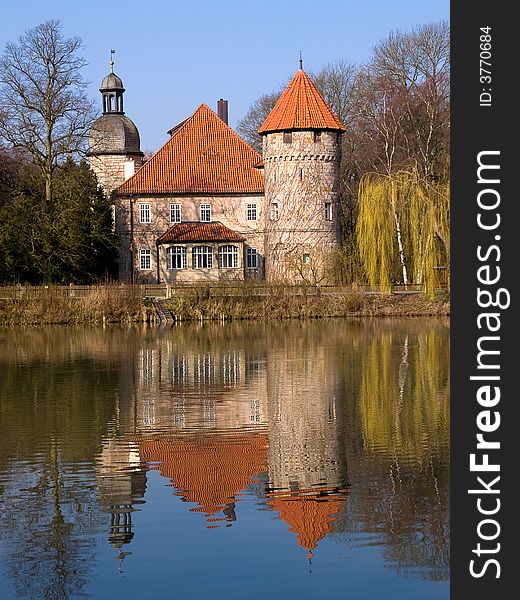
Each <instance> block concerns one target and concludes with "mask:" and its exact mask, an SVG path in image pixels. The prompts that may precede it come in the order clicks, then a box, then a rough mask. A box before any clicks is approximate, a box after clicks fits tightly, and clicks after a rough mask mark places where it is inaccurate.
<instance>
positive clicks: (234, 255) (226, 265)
mask: <svg viewBox="0 0 520 600" xmlns="http://www.w3.org/2000/svg"><path fill="white" fill-rule="evenodd" d="M218 264H219V267H220V268H221V269H238V246H232V245H231V244H227V245H226V246H220V248H219V249H218Z"/></svg>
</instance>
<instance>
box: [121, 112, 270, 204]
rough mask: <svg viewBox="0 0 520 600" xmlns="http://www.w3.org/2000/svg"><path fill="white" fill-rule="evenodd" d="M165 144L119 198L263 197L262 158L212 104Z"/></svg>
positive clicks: (183, 124)
mask: <svg viewBox="0 0 520 600" xmlns="http://www.w3.org/2000/svg"><path fill="white" fill-rule="evenodd" d="M170 131H171V132H172V135H171V137H170V139H169V140H168V141H167V142H166V144H165V145H164V146H163V147H162V148H161V149H160V150H159V151H158V152H157V153H156V154H154V156H153V157H152V158H151V159H150V160H149V161H148V162H146V163H145V164H144V165H143V166H142V167H141V168H140V169H139V170H138V171H137V172H136V173H135V175H133V176H132V177H130V179H128V180H127V181H125V182H124V183H123V184H122V185H121V186H120V187H119V188H117V189H116V190H115V193H116V194H121V195H126V194H212V193H215V194H250V193H255V194H262V193H263V191H264V178H263V173H262V172H261V171H260V170H259V169H257V168H255V165H258V163H259V162H260V161H261V160H262V157H261V156H260V154H258V152H256V151H255V150H253V148H251V146H249V144H247V143H246V142H245V141H244V140H243V139H242V138H241V137H240V136H239V135H238V134H237V133H235V132H234V131H233V130H232V129H231V128H230V127H229V126H228V125H226V124H225V123H224V122H223V121H222V119H220V118H219V117H218V116H217V115H216V114H215V113H214V112H213V111H212V110H211V109H210V108H209V107H208V106H206V105H205V104H201V105H200V106H199V108H198V109H197V110H196V111H195V112H194V113H193V114H192V115H191V117H189V118H188V119H186V120H185V121H183V122H182V123H180V124H179V125H177V126H176V127H173V128H172V129H171V130H170Z"/></svg>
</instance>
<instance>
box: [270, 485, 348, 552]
mask: <svg viewBox="0 0 520 600" xmlns="http://www.w3.org/2000/svg"><path fill="white" fill-rule="evenodd" d="M346 501H347V496H346V494H332V495H331V496H329V497H322V496H318V495H299V494H290V495H285V496H272V497H270V498H269V508H270V509H272V510H276V511H278V514H279V515H280V519H282V520H283V521H285V522H286V523H287V524H288V525H289V530H290V531H292V532H293V533H295V534H296V536H297V538H298V543H299V544H300V546H301V547H302V548H305V550H307V551H308V552H312V550H314V548H316V546H317V544H318V542H319V541H320V540H321V539H322V538H324V537H325V536H326V535H327V533H330V532H331V531H332V523H333V521H334V520H335V518H336V515H337V514H338V513H339V512H340V511H341V509H342V508H343V506H344V505H345V502H346Z"/></svg>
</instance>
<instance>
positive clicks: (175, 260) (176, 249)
mask: <svg viewBox="0 0 520 600" xmlns="http://www.w3.org/2000/svg"><path fill="white" fill-rule="evenodd" d="M166 259H167V262H168V269H185V268H186V248H183V247H181V246H170V247H169V248H168V249H167V250H166Z"/></svg>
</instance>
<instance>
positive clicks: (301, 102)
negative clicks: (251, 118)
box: [258, 69, 345, 133]
mask: <svg viewBox="0 0 520 600" xmlns="http://www.w3.org/2000/svg"><path fill="white" fill-rule="evenodd" d="M291 129H332V130H335V131H345V127H344V125H343V123H342V122H341V121H340V120H339V118H338V116H337V115H336V113H335V112H334V111H333V110H332V109H331V107H330V106H329V105H328V104H327V102H326V101H325V99H324V98H323V96H322V95H321V94H320V93H319V92H318V90H317V88H316V86H315V85H314V83H312V80H311V78H310V77H309V76H308V75H307V73H305V71H304V70H303V69H300V70H299V71H297V72H296V75H295V76H294V77H293V78H292V79H291V82H290V83H289V85H288V86H287V87H286V88H285V90H284V92H283V93H282V95H281V96H280V98H279V99H278V102H277V103H276V104H275V106H274V108H273V110H272V111H271V112H270V113H269V115H268V117H267V119H266V120H265V121H264V123H263V125H262V126H261V127H260V129H259V130H258V133H270V132H273V131H287V130H291Z"/></svg>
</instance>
